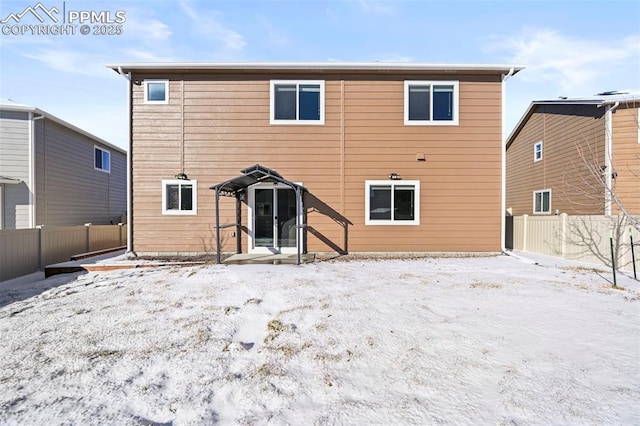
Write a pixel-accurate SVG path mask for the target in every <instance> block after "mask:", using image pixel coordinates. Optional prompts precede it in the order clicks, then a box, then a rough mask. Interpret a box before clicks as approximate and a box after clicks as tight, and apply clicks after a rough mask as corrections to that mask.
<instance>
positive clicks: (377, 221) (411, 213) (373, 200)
mask: <svg viewBox="0 0 640 426" xmlns="http://www.w3.org/2000/svg"><path fill="white" fill-rule="evenodd" d="M365 191H366V192H365V197H366V198H365V215H366V216H365V224H366V225H419V224H420V181H402V182H390V181H386V180H379V181H375V180H371V181H370V180H368V181H366V182H365Z"/></svg>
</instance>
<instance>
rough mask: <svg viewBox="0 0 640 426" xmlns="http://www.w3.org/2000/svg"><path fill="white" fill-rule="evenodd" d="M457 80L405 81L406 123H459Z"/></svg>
mask: <svg viewBox="0 0 640 426" xmlns="http://www.w3.org/2000/svg"><path fill="white" fill-rule="evenodd" d="M458 98H459V96H458V82H457V81H405V82H404V124H405V125H436V126H437V125H454V126H455V125H458Z"/></svg>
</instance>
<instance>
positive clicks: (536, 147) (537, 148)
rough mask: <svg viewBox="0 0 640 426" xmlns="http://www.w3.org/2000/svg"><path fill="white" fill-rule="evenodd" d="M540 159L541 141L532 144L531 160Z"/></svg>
mask: <svg viewBox="0 0 640 426" xmlns="http://www.w3.org/2000/svg"><path fill="white" fill-rule="evenodd" d="M540 160H542V142H537V143H536V144H535V145H533V161H534V162H536V161H540Z"/></svg>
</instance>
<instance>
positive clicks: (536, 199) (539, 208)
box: [533, 189, 551, 214]
mask: <svg viewBox="0 0 640 426" xmlns="http://www.w3.org/2000/svg"><path fill="white" fill-rule="evenodd" d="M533 213H534V214H550V213H551V190H550V189H545V190H542V191H535V192H534V193H533Z"/></svg>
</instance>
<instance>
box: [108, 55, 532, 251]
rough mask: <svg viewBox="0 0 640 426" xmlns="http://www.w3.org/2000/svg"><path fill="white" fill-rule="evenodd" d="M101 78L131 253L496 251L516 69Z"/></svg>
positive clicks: (240, 70) (246, 68) (219, 71)
mask: <svg viewBox="0 0 640 426" xmlns="http://www.w3.org/2000/svg"><path fill="white" fill-rule="evenodd" d="M108 67H110V68H112V69H113V70H114V71H116V72H118V73H119V74H121V75H123V76H125V77H126V79H127V80H128V81H129V85H128V87H129V111H130V126H131V141H130V147H129V150H130V151H129V152H130V162H131V167H130V170H129V172H130V188H129V190H130V194H131V197H130V201H131V205H130V208H129V212H130V215H131V216H130V221H129V224H130V225H129V226H130V239H129V242H130V249H131V250H132V251H133V252H135V253H137V254H139V255H143V254H146V255H169V254H174V255H175V254H198V253H211V252H216V251H217V252H218V253H219V252H221V251H222V252H240V251H242V252H248V253H260V252H265V253H287V252H296V251H305V252H306V251H309V252H327V251H335V252H340V253H345V252H347V251H349V252H499V251H500V250H501V247H502V244H501V241H502V237H501V235H502V232H501V231H502V229H503V227H504V222H503V221H504V214H503V212H504V208H505V206H504V199H503V185H504V150H503V144H502V131H503V103H504V89H505V81H506V79H507V78H508V77H509V76H511V75H513V74H515V73H517V72H518V71H520V70H521V69H522V67H519V66H510V65H452V64H446V65H436V64H405V63H403V64H385V63H359V64H358V63H347V64H345V63H275V64H274V63H254V64H250V63H247V64H224V63H123V64H113V65H108ZM225 196H230V197H231V199H228V198H226V197H225ZM234 200H235V202H234Z"/></svg>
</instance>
